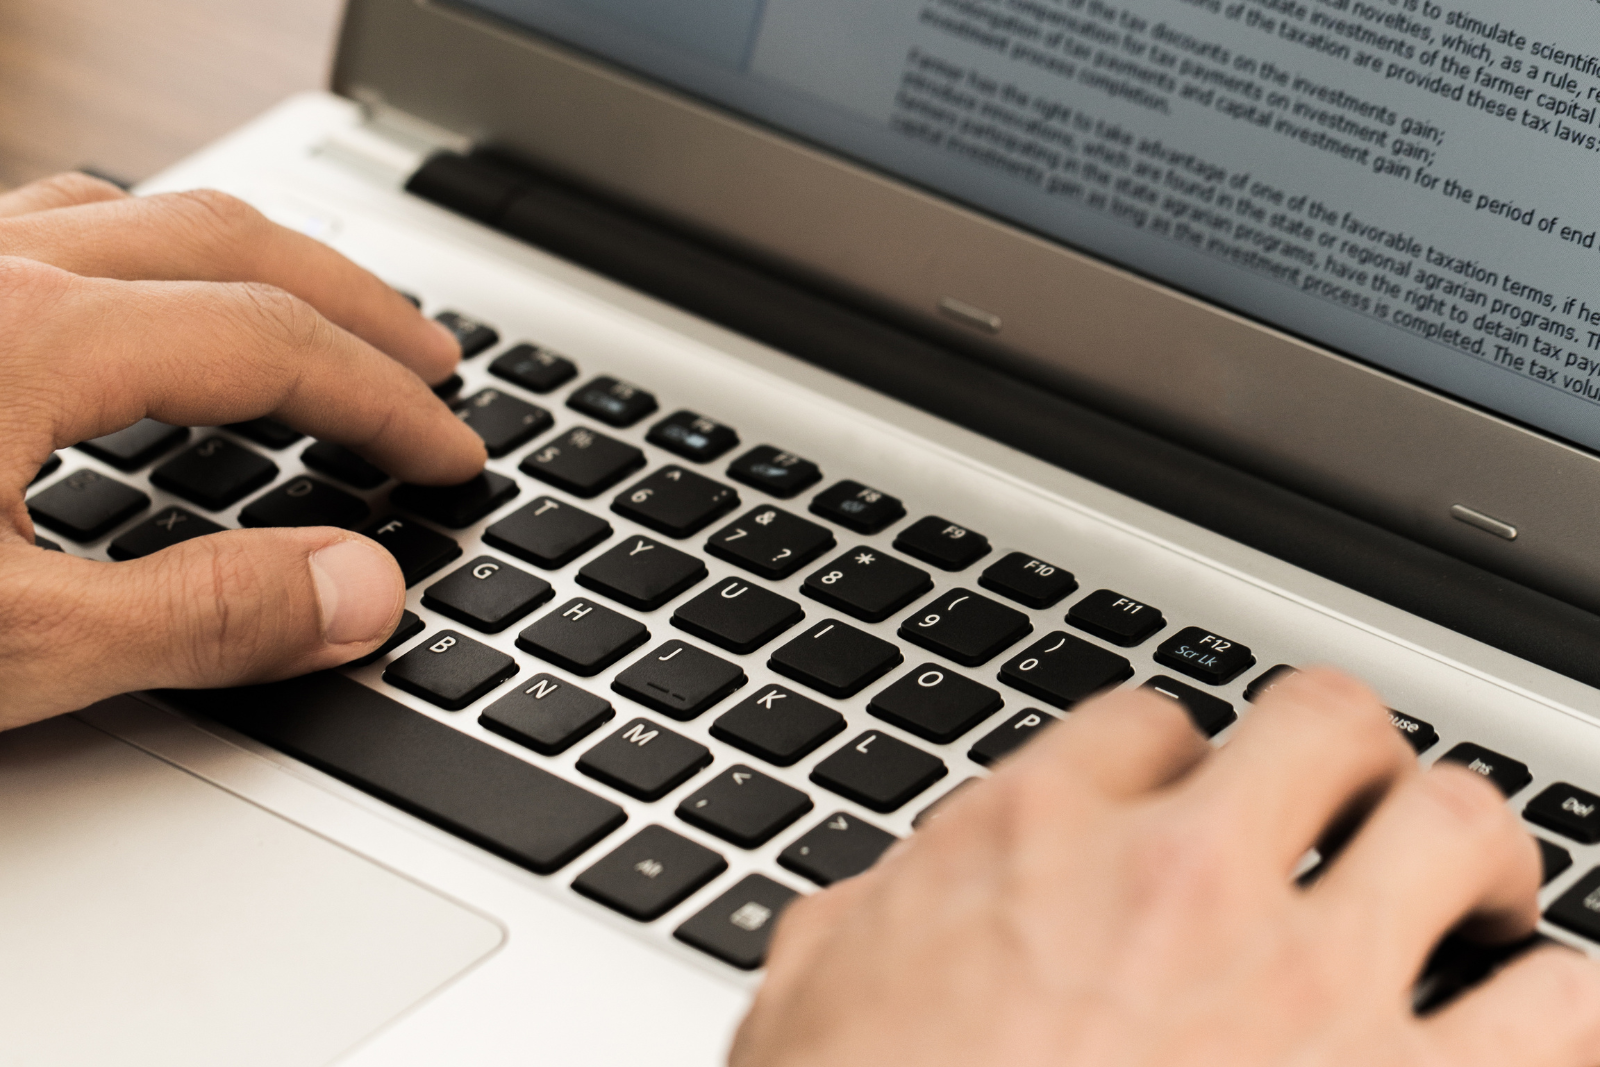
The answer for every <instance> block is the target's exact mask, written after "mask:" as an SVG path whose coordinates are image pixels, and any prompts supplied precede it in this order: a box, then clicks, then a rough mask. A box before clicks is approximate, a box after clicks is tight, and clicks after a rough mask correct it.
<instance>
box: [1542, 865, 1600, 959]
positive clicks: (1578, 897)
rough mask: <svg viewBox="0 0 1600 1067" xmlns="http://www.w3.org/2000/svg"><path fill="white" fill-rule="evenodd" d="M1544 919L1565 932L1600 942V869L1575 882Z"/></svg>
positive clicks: (1551, 907)
mask: <svg viewBox="0 0 1600 1067" xmlns="http://www.w3.org/2000/svg"><path fill="white" fill-rule="evenodd" d="M1544 917H1545V918H1546V919H1548V920H1549V921H1550V922H1553V923H1555V924H1556V925H1557V926H1559V927H1561V928H1562V929H1563V930H1571V931H1572V932H1573V933H1575V934H1577V935H1578V936H1580V937H1586V938H1588V939H1589V940H1590V941H1600V867H1596V868H1595V869H1594V870H1592V871H1590V872H1589V873H1588V874H1586V875H1584V876H1583V877H1582V878H1580V879H1578V880H1577V881H1576V882H1574V883H1573V884H1572V888H1570V889H1568V890H1567V891H1566V892H1565V893H1563V894H1561V899H1559V900H1557V901H1556V902H1555V903H1554V904H1552V905H1550V910H1549V911H1547V912H1545V913H1544Z"/></svg>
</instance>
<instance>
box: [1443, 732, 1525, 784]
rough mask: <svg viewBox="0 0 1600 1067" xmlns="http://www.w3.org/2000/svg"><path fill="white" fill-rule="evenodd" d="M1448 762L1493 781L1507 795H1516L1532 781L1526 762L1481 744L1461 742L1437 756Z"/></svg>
mask: <svg viewBox="0 0 1600 1067" xmlns="http://www.w3.org/2000/svg"><path fill="white" fill-rule="evenodd" d="M1439 758H1440V759H1441V760H1444V761H1445V762H1448V763H1459V764H1461V766H1463V767H1465V768H1466V769H1467V770H1469V771H1472V772H1473V773H1474V774H1481V775H1483V776H1484V777H1485V778H1487V779H1489V781H1491V782H1493V783H1494V784H1495V786H1496V787H1498V788H1499V790H1500V792H1501V793H1502V794H1503V795H1505V796H1508V797H1512V796H1516V795H1517V794H1518V793H1520V792H1522V790H1524V789H1526V788H1527V787H1528V783H1529V782H1531V781H1533V773H1532V772H1531V771H1529V770H1528V765H1527V764H1526V763H1518V762H1517V761H1516V760H1514V759H1512V758H1511V757H1509V756H1502V755H1500V753H1498V752H1491V751H1490V750H1488V749H1486V748H1484V747H1483V746H1482V745H1474V744H1470V743H1463V744H1459V745H1457V746H1456V747H1455V748H1452V749H1451V750H1450V751H1449V752H1446V753H1445V754H1444V755H1442V756H1440V757H1439Z"/></svg>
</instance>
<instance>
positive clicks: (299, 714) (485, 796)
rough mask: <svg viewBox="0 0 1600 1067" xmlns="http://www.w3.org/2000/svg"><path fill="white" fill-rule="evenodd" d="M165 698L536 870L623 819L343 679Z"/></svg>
mask: <svg viewBox="0 0 1600 1067" xmlns="http://www.w3.org/2000/svg"><path fill="white" fill-rule="evenodd" d="M163 696H164V697H165V698H166V699H167V701H168V702H169V703H172V704H176V705H178V706H179V707H182V708H187V709H189V710H191V711H196V712H199V713H201V714H205V715H209V716H210V717H212V718H215V719H218V720H220V721H221V722H223V723H224V724H226V725H228V726H231V727H232V728H234V729H235V730H238V731H239V732H241V733H244V734H247V735H249V736H250V737H253V738H255V739H256V740H258V741H261V742H264V743H265V744H268V745H271V746H273V747H274V748H277V749H281V750H282V751H284V752H287V753H288V754H290V755H291V756H294V757H296V758H298V759H302V760H304V761H306V762H307V763H309V764H311V765H312V766H313V767H317V768H319V769H320V770H323V771H326V772H327V773H329V774H331V775H333V776H334V777H336V778H341V779H343V780H344V781H346V782H349V783H351V784H352V785H354V786H356V787H357V788H359V789H364V790H366V791H367V792H369V793H371V794H373V795H374V796H377V797H380V798H382V799H383V800H385V801H387V802H388V803H390V804H394V805H396V806H397V807H399V808H401V809H403V810H405V811H409V812H411V813H412V814H413V815H416V816H418V817H419V818H422V819H426V820H427V821H428V822H431V823H433V824H435V825H436V826H439V827H441V828H443V829H445V830H448V831H449V832H450V833H453V834H455V835H457V836H459V837H462V838H464V839H466V840H467V841H470V842H472V843H473V844H475V845H478V846H480V847H482V848H486V849H488V850H489V851H491V852H493V853H495V854H496V855H499V856H503V857H504V858H506V859H508V860H510V861H511V862H513V863H516V864H520V865H521V866H523V867H526V868H527V869H528V870H530V871H533V872H534V873H535V874H550V873H552V872H554V871H557V870H559V869H560V868H562V867H563V866H565V865H566V864H567V863H568V862H569V861H570V860H572V859H573V857H575V856H577V855H579V854H580V853H582V852H584V851H585V850H587V849H588V848H590V847H591V846H592V845H594V844H595V842H597V841H599V840H600V839H601V838H603V837H605V836H606V835H607V834H609V833H611V831H613V830H615V829H616V828H617V827H619V826H621V825H622V824H623V823H624V822H625V821H626V820H627V816H626V815H625V814H624V813H623V811H622V809H621V808H620V807H618V806H617V805H615V804H613V803H611V802H610V801H608V800H602V799H601V798H599V797H597V796H595V795H594V794H593V793H590V792H589V791H588V790H586V789H582V788H580V787H578V786H576V785H573V784H572V783H571V782H567V781H564V780H562V779H560V778H557V777H556V776H555V775H553V774H550V773H549V772H547V771H544V770H541V769H540V768H538V767H535V766H534V765H533V764H531V763H529V762H527V761H526V760H522V759H518V758H517V757H516V756H513V755H511V754H510V753H508V752H502V751H500V750H499V749H498V748H496V747H494V746H493V745H489V744H485V743H484V742H482V741H479V740H477V739H475V738H472V737H469V736H468V735H467V734H465V733H462V732H461V731H460V730H456V729H453V728H452V727H449V726H446V725H444V724H443V723H440V722H436V721H435V720H433V719H431V718H429V717H428V716H426V715H423V714H421V713H420V712H416V711H413V710H411V709H410V708H408V707H406V706H404V705H403V704H401V703H399V702H398V701H395V700H392V699H390V698H389V697H386V696H384V695H383V694H382V693H379V692H377V691H375V690H372V689H369V688H367V687H366V686H364V685H362V684H361V683H359V682H356V681H353V680H351V679H349V678H347V677H345V676H344V675H341V674H336V673H333V672H323V673H320V674H316V675H311V676H309V677H305V678H297V679H295V680H293V681H289V682H280V683H278V684H276V685H268V686H257V687H254V688H249V689H219V690H211V691H194V690H189V691H185V692H181V693H179V692H169V693H165V694H163Z"/></svg>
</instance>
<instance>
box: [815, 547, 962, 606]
mask: <svg viewBox="0 0 1600 1067" xmlns="http://www.w3.org/2000/svg"><path fill="white" fill-rule="evenodd" d="M932 588H933V579H932V578H930V577H929V576H928V572H927V571H925V570H921V569H920V568H917V567H913V566H912V565H911V564H909V563H902V562H901V561H900V560H898V559H895V558H894V557H893V556H890V555H887V554H886V553H883V552H880V551H878V550H877V549H875V548H868V547H867V546H866V545H857V546H856V547H855V548H853V549H851V550H850V551H849V552H846V553H845V554H844V555H842V556H840V557H839V558H838V559H836V560H834V561H833V562H832V563H829V564H827V565H826V566H824V567H823V568H822V569H821V570H819V571H817V572H816V573H815V574H813V575H811V576H810V577H808V578H807V579H806V580H805V584H804V585H802V586H801V587H800V591H801V592H802V593H804V594H805V595H806V596H808V597H811V598H812V599H813V600H820V601H822V603H824V604H826V605H828V606H829V607H830V608H837V609H839V610H840V611H842V612H845V613H846V614H849V615H854V616H855V617H856V618H858V619H861V620H862V621H864V622H882V621H883V620H884V619H887V618H888V617H889V616H890V615H893V614H894V613H895V612H897V611H899V610H900V609H901V608H903V607H905V606H906V605H907V604H909V603H911V602H912V601H913V600H915V599H916V598H917V597H919V596H921V595H922V594H923V593H926V592H927V591H928V590H929V589H932Z"/></svg>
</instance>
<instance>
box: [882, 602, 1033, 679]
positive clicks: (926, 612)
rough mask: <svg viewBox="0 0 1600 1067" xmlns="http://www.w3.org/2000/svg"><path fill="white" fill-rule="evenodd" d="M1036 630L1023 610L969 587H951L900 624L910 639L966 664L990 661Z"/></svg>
mask: <svg viewBox="0 0 1600 1067" xmlns="http://www.w3.org/2000/svg"><path fill="white" fill-rule="evenodd" d="M1032 632H1033V622H1032V621H1031V620H1030V619H1029V618H1028V617H1027V616H1026V615H1024V614H1023V613H1022V612H1020V611H1018V610H1016V609H1015V608H1008V607H1006V606H1005V605H1004V604H1001V603H999V602H998V601H994V600H990V599H989V598H988V597H984V596H978V595H977V594H976V593H969V592H968V591H967V590H965V589H952V590H950V591H949V592H948V593H945V594H944V595H943V596H941V597H939V598H938V599H937V600H935V601H933V602H932V603H931V604H928V605H927V606H926V607H923V608H919V609H918V610H917V611H915V612H913V613H912V615H911V617H910V618H908V619H906V621H905V622H904V623H902V624H901V626H900V636H901V637H903V638H905V639H906V640H907V641H910V642H911V643H912V644H916V645H921V646H922V647H923V648H925V649H927V650H928V651H930V652H937V653H938V654H939V655H941V656H946V657H948V658H950V659H952V660H955V661H956V662H957V663H959V664H961V665H962V666H963V667H976V666H978V665H979V664H983V663H988V662H989V661H990V660H991V659H993V658H994V657H996V656H998V655H999V654H1000V653H1001V652H1003V651H1005V650H1006V649H1008V648H1010V647H1011V646H1012V645H1014V644H1016V643H1017V642H1018V641H1021V640H1022V639H1023V638H1024V637H1027V636H1028V635H1029V634H1030V633H1032Z"/></svg>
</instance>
